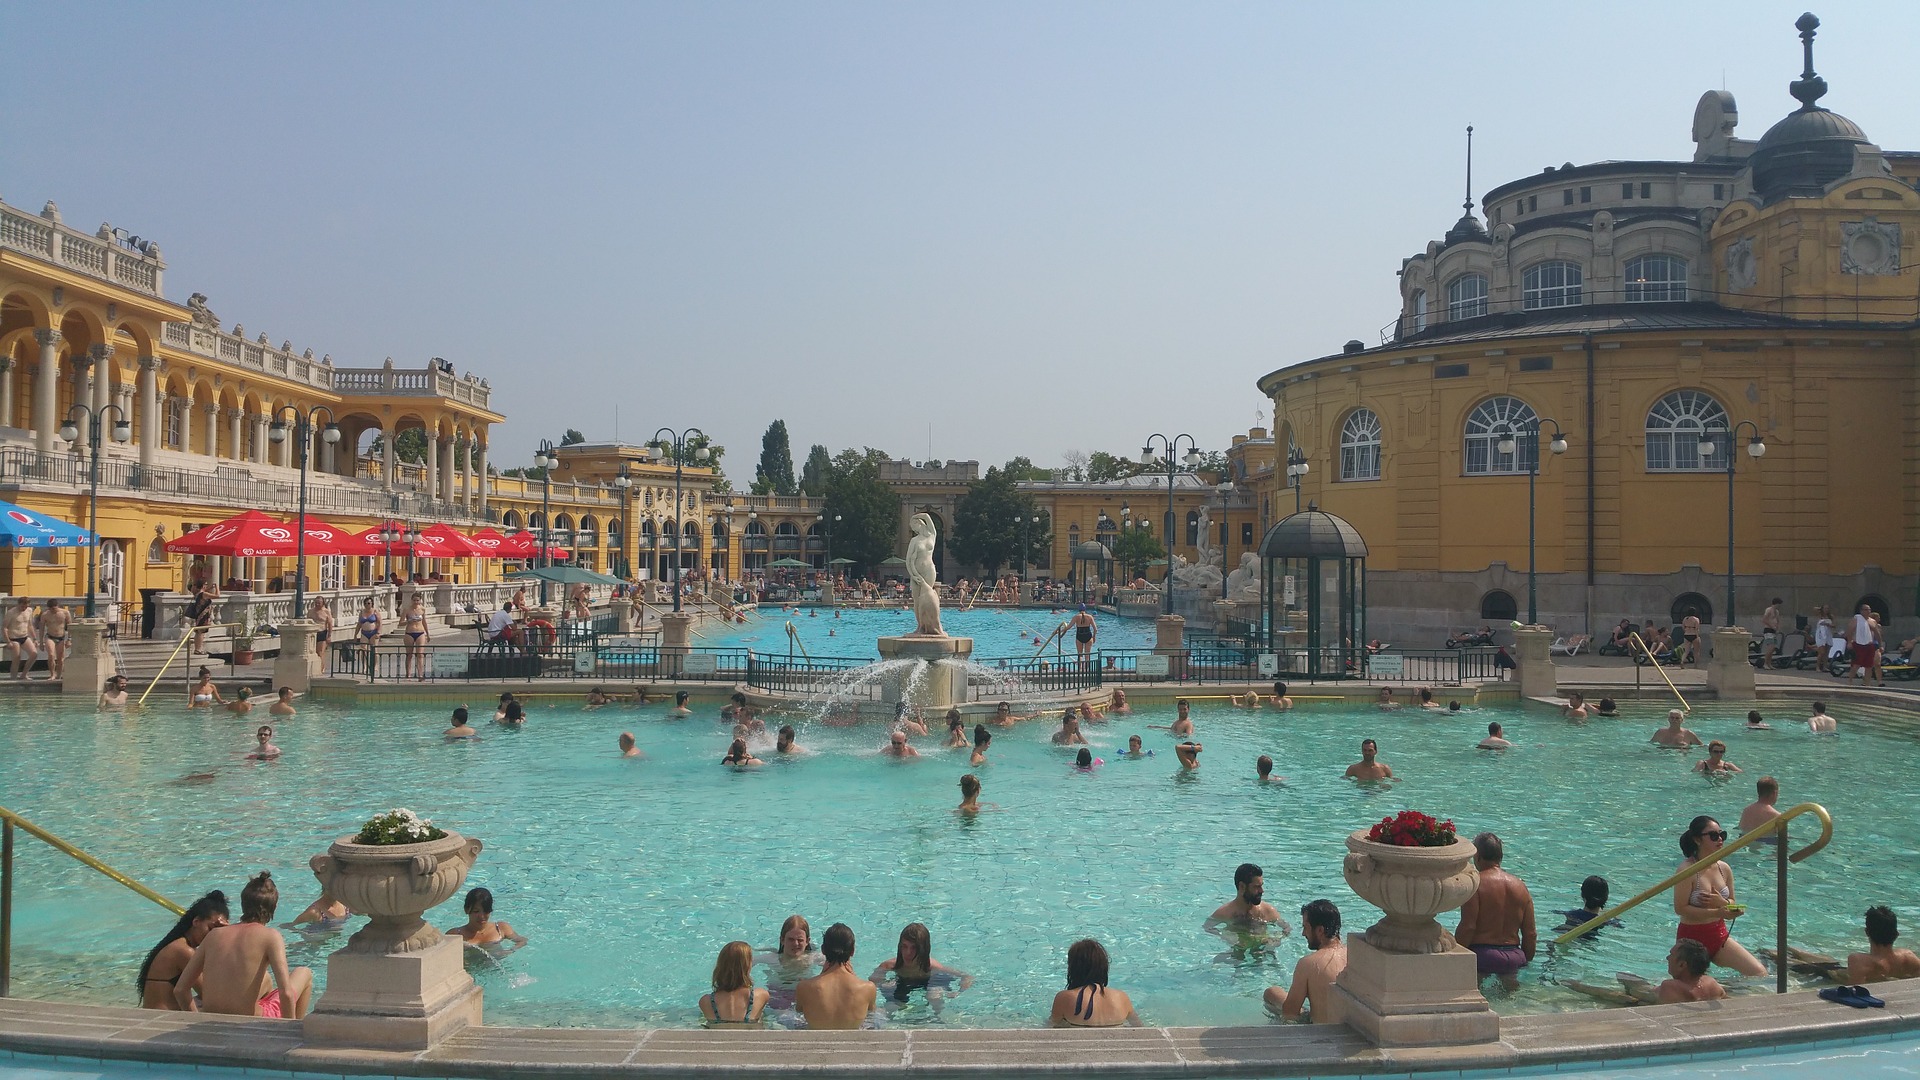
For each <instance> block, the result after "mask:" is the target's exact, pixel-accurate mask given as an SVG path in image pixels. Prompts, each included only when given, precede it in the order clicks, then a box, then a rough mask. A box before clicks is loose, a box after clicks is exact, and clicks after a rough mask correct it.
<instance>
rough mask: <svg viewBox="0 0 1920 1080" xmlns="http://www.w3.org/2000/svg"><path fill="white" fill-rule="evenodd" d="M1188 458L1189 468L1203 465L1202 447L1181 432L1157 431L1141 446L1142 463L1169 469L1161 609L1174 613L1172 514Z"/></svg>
mask: <svg viewBox="0 0 1920 1080" xmlns="http://www.w3.org/2000/svg"><path fill="white" fill-rule="evenodd" d="M1156 439H1158V440H1159V441H1160V446H1161V450H1160V451H1159V452H1156V451H1155V450H1154V447H1153V444H1154V440H1156ZM1181 439H1185V440H1187V453H1186V456H1185V457H1184V458H1183V457H1180V456H1179V454H1180V440H1181ZM1182 462H1185V464H1186V466H1187V468H1189V469H1193V468H1198V467H1199V465H1200V448H1199V446H1197V445H1195V443H1194V441H1193V436H1191V435H1188V434H1186V433H1185V432H1182V433H1180V434H1178V435H1175V436H1173V437H1171V438H1169V437H1167V436H1165V435H1162V434H1160V433H1159V432H1155V433H1153V434H1152V435H1149V436H1147V441H1146V443H1145V445H1143V446H1141V447H1140V464H1142V465H1146V466H1149V467H1154V466H1158V467H1162V468H1165V469H1166V470H1167V569H1166V573H1165V574H1163V575H1162V576H1161V578H1160V611H1161V614H1163V615H1171V614H1173V530H1174V528H1175V526H1176V525H1177V524H1178V523H1177V522H1175V521H1174V517H1173V478H1174V475H1175V474H1177V473H1178V472H1179V471H1180V465H1181V463H1182Z"/></svg>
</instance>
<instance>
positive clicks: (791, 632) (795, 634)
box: [787, 619, 813, 660]
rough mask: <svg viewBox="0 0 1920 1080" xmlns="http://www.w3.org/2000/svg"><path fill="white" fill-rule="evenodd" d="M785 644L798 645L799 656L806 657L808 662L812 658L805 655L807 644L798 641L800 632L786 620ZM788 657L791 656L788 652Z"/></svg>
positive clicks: (789, 620)
mask: <svg viewBox="0 0 1920 1080" xmlns="http://www.w3.org/2000/svg"><path fill="white" fill-rule="evenodd" d="M787 644H789V645H798V646H799V647H800V655H801V656H804V657H806V658H807V659H808V660H812V659H813V657H812V656H809V655H808V654H807V643H806V642H804V641H801V640H800V631H799V629H798V628H797V627H795V626H794V625H793V620H792V619H788V620H787ZM789 655H791V652H789Z"/></svg>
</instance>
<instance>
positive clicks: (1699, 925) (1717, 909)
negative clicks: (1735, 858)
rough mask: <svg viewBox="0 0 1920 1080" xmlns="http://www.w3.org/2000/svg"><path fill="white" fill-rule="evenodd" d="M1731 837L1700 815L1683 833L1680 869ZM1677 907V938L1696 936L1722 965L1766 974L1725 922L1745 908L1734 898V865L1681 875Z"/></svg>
mask: <svg viewBox="0 0 1920 1080" xmlns="http://www.w3.org/2000/svg"><path fill="white" fill-rule="evenodd" d="M1726 842H1727V831H1726V830H1725V829H1722V828H1721V827H1720V823H1719V822H1718V821H1715V820H1714V819H1713V818H1710V817H1708V816H1706V815H1705V814H1702V815H1701V816H1699V817H1697V818H1694V819H1693V821H1692V822H1691V823H1690V824H1688V826H1687V831H1686V832H1683V833H1681V834H1680V851H1681V853H1682V854H1684V855H1685V856H1686V857H1687V859H1686V861H1685V862H1683V863H1681V864H1680V866H1681V868H1682V869H1684V868H1686V867H1688V866H1692V865H1693V864H1694V863H1696V862H1698V861H1699V860H1701V859H1705V858H1709V857H1711V856H1712V855H1713V853H1714V852H1716V851H1719V850H1720V848H1721V847H1722V846H1724V845H1725V844H1726ZM1673 910H1674V913H1675V914H1677V915H1679V916H1680V929H1679V932H1678V934H1677V939H1678V940H1680V941H1697V942H1699V943H1700V944H1702V945H1704V946H1706V949H1707V956H1708V957H1709V958H1711V959H1712V960H1713V962H1714V963H1716V964H1719V965H1720V966H1721V967H1727V968H1732V969H1733V970H1735V971H1738V972H1739V973H1740V974H1742V975H1765V974H1766V973H1767V969H1766V968H1765V967H1764V966H1762V965H1761V963H1760V961H1758V960H1756V959H1754V957H1753V954H1752V953H1750V952H1748V951H1747V950H1746V949H1745V948H1743V947H1741V945H1740V943H1739V942H1737V941H1735V940H1733V931H1731V930H1730V929H1728V928H1727V923H1728V922H1730V921H1732V920H1734V919H1738V918H1739V917H1740V916H1741V915H1742V914H1744V913H1745V911H1746V908H1745V907H1744V906H1742V905H1740V904H1738V903H1736V902H1735V901H1734V899H1733V868H1732V867H1730V866H1728V865H1727V864H1726V863H1725V862H1717V863H1714V864H1713V865H1712V866H1709V867H1707V868H1706V869H1704V870H1702V871H1700V872H1699V873H1697V874H1694V875H1693V876H1692V877H1689V878H1685V879H1683V880H1682V881H1681V882H1680V883H1679V884H1677V885H1675V886H1674V887H1673Z"/></svg>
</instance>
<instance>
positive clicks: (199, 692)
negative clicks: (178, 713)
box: [187, 667, 227, 709]
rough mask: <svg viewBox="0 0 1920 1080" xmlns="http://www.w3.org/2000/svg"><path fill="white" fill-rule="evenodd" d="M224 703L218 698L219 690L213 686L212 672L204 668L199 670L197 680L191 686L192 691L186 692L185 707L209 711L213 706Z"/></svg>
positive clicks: (221, 698) (225, 701)
mask: <svg viewBox="0 0 1920 1080" xmlns="http://www.w3.org/2000/svg"><path fill="white" fill-rule="evenodd" d="M226 703H227V699H226V698H223V697H221V696H220V688H219V687H217V686H215V685H213V672H211V671H209V670H207V669H206V668H204V667H203V668H201V669H200V677H199V680H198V681H196V682H195V683H194V684H193V689H191V690H189V691H187V707H188V708H189V709H211V708H213V707H214V706H215V705H225V704H226Z"/></svg>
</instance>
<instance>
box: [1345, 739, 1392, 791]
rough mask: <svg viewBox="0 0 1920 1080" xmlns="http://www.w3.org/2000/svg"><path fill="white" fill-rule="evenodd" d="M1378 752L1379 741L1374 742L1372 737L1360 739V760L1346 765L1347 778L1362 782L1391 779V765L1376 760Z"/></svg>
mask: <svg viewBox="0 0 1920 1080" xmlns="http://www.w3.org/2000/svg"><path fill="white" fill-rule="evenodd" d="M1379 754H1380V744H1379V743H1376V742H1374V741H1373V740H1372V739H1361V740H1360V760H1359V761H1356V762H1354V763H1353V764H1351V765H1349V766H1347V772H1346V776H1347V779H1349V780H1358V781H1360V782H1362V783H1373V782H1375V781H1379V780H1391V779H1393V767H1392V766H1390V765H1388V764H1387V763H1386V762H1384V761H1380V760H1378V757H1379Z"/></svg>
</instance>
